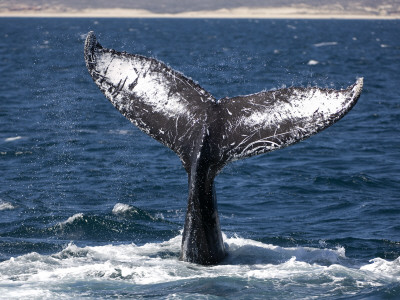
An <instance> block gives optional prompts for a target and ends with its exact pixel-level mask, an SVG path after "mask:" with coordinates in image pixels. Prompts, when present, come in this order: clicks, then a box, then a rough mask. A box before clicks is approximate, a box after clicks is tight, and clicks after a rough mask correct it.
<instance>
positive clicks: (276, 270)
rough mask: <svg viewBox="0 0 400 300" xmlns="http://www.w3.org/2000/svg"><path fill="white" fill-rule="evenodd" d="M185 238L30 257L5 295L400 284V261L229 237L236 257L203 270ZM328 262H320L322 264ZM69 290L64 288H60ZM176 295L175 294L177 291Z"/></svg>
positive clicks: (4, 276) (7, 283)
mask: <svg viewBox="0 0 400 300" xmlns="http://www.w3.org/2000/svg"><path fill="white" fill-rule="evenodd" d="M181 238H182V237H181V235H179V236H176V237H174V238H172V239H170V240H168V241H165V242H161V243H148V244H145V245H142V246H138V245H135V244H129V245H117V246H114V245H105V246H96V247H78V246H76V245H74V244H69V245H68V246H67V247H66V248H65V249H64V250H62V251H61V252H59V253H56V254H54V255H40V254H37V253H30V254H27V255H23V256H19V257H16V258H12V259H9V260H7V261H4V262H2V263H0V289H1V290H2V296H3V297H5V298H7V297H15V296H16V295H18V296H21V297H22V296H23V295H28V293H29V292H31V291H35V293H34V294H32V295H33V297H34V298H36V299H39V298H40V297H42V296H43V295H50V296H52V297H56V298H57V297H60V296H61V295H64V294H63V293H66V292H68V293H69V295H70V296H71V295H73V293H74V287H76V286H80V285H82V284H83V285H85V286H86V285H90V284H91V283H96V282H102V283H108V284H110V285H112V282H126V283H127V284H129V285H131V286H132V288H134V285H137V286H146V285H148V286H151V285H155V284H164V283H169V284H176V285H177V287H176V289H178V286H181V285H182V282H189V281H193V280H196V281H201V280H209V279H215V280H222V279H223V278H230V280H233V281H235V280H239V282H243V280H244V281H245V282H248V283H249V284H250V283H251V282H253V281H254V280H256V281H258V282H259V281H260V280H261V281H265V282H266V285H267V286H268V282H269V283H270V284H273V285H274V286H275V287H277V286H281V287H282V286H283V287H282V289H286V288H290V287H291V286H298V287H301V289H305V288H307V289H310V290H318V291H321V290H322V292H321V294H324V293H329V292H332V291H334V290H336V289H341V288H342V287H343V282H346V285H351V287H350V288H349V290H351V292H354V293H356V292H357V291H362V289H364V288H370V287H372V286H383V285H386V284H390V283H391V282H395V281H397V282H398V280H399V276H400V258H399V259H397V260H395V261H392V262H390V261H387V260H384V259H375V260H373V261H372V263H371V264H368V265H366V266H362V267H361V268H359V267H357V266H353V267H349V266H347V265H349V264H350V263H349V261H348V259H347V258H346V256H345V250H344V249H343V248H340V247H339V248H338V249H322V248H311V247H289V248H285V247H279V246H275V245H270V244H264V243H261V242H257V241H253V240H249V239H243V238H240V237H231V238H227V237H226V236H224V240H225V243H226V245H227V247H228V254H229V255H228V257H227V259H226V260H225V261H224V262H223V263H222V264H220V265H217V266H199V265H195V264H191V263H186V262H182V261H179V260H178V257H179V252H180V245H181ZM321 261H322V262H323V263H320V262H321ZM60 286H62V287H63V288H60ZM174 290H175V289H174Z"/></svg>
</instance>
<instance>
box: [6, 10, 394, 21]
mask: <svg viewBox="0 0 400 300" xmlns="http://www.w3.org/2000/svg"><path fill="white" fill-rule="evenodd" d="M0 17H39V18H41V17H48V18H60V17H63V18H221V19H223V18H239V19H400V13H398V14H393V13H392V14H386V13H385V12H377V11H368V10H367V9H366V10H365V11H360V12H359V11H356V12H354V11H353V12H348V11H344V10H332V9H329V8H326V9H313V8H310V7H282V8H247V7H240V8H234V9H219V10H215V11H192V12H183V13H177V14H158V13H153V12H150V11H147V10H140V9H120V8H112V9H83V10H73V9H66V8H62V7H59V8H52V9H19V10H8V9H0Z"/></svg>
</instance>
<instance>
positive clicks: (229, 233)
mask: <svg viewBox="0 0 400 300" xmlns="http://www.w3.org/2000/svg"><path fill="white" fill-rule="evenodd" d="M399 28H400V22H399V21H338V20H336V21H335V20H328V21H327V20H325V21H322V20H315V21H305V20H152V19H149V20H129V19H124V20H117V19H115V20H113V19H108V20H106V19H96V20H95V19H0V78H1V81H0V172H1V173H0V184H1V185H0V291H1V294H0V298H2V299H3V298H4V299H10V298H24V297H29V298H36V299H44V298H49V299H54V298H79V297H84V298H93V299H94V298H96V299H97V298H113V297H115V298H118V297H119V298H130V297H132V298H154V299H160V298H162V299H192V298H193V299H225V298H232V299H247V298H254V299H266V298H267V299H268V298H269V299H282V298H283V299H311V298H327V299H348V298H352V299H376V298H386V299H397V298H398V297H400V201H399V195H400V129H399V126H400V96H399V87H400V75H399V70H400V31H399ZM90 30H94V31H95V32H96V33H97V35H98V38H99V40H100V42H101V43H102V44H103V45H104V46H106V47H109V48H115V49H117V50H124V51H128V52H133V53H140V54H143V55H146V56H153V57H156V58H158V59H160V60H162V61H164V62H166V63H168V64H169V65H170V66H172V67H173V68H174V69H177V70H179V71H181V72H183V73H184V74H185V75H187V76H190V77H192V78H193V79H195V80H196V81H198V82H199V83H200V85H201V86H202V87H203V88H205V89H207V90H208V91H210V92H211V93H212V94H213V95H214V96H215V97H217V98H220V97H224V96H235V95H238V94H248V93H254V92H258V91H260V90H266V89H272V88H280V87H285V86H293V85H296V86H297V85H301V86H309V85H312V86H314V85H318V86H320V87H333V88H338V89H339V88H343V87H346V86H348V85H350V84H352V83H353V82H354V81H355V80H356V78H357V77H364V80H365V81H364V91H363V94H362V96H361V98H360V100H359V103H358V104H357V105H356V107H355V108H354V109H353V110H352V111H351V112H350V113H349V114H348V115H347V116H346V117H345V118H344V119H343V120H341V121H340V122H339V123H337V124H335V125H334V126H333V127H331V128H329V129H327V130H326V131H324V132H322V133H320V134H318V135H316V136H314V137H311V138H310V139H308V140H306V141H304V142H301V143H299V144H297V145H294V146H291V147H289V148H286V149H283V150H279V151H276V152H272V153H270V154H266V155H261V156H258V157H254V158H251V159H246V160H243V161H240V162H237V163H234V164H232V165H229V166H228V167H226V168H225V169H224V171H223V173H222V174H220V175H219V176H218V177H217V181H216V188H217V195H218V201H219V211H220V217H221V225H222V230H223V232H224V234H225V235H226V236H225V242H226V243H227V245H228V246H229V256H228V258H227V259H226V260H225V261H224V262H223V263H222V264H221V265H219V266H214V267H202V266H197V265H193V264H188V263H184V262H180V261H179V260H178V256H179V249H180V234H181V230H182V228H183V222H184V216H185V211H186V197H187V178H186V174H185V171H184V170H183V168H182V167H181V164H180V161H179V159H178V158H177V156H176V155H175V154H174V153H172V151H170V150H168V149H167V148H165V147H163V146H162V145H161V144H159V143H157V142H155V141H153V140H152V139H151V138H149V137H148V136H146V135H145V134H143V133H141V132H140V131H139V130H138V129H136V128H135V127H134V126H132V125H131V124H130V123H129V122H128V121H127V120H125V119H124V118H123V117H122V116H121V115H120V114H119V112H117V111H116V110H115V109H114V108H113V107H112V105H111V104H110V103H109V102H108V101H107V100H106V99H105V97H104V96H103V95H102V94H101V93H100V91H99V90H98V89H97V87H96V86H95V85H94V84H93V82H92V80H91V78H90V76H89V74H88V73H87V71H86V67H85V64H84V60H83V42H84V38H85V34H86V33H87V32H88V31H90Z"/></svg>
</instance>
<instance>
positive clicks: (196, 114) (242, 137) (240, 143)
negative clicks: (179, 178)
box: [84, 32, 363, 265]
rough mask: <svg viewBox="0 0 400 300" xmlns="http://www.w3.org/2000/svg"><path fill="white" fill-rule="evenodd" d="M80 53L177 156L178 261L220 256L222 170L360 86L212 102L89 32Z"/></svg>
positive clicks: (113, 97)
mask: <svg viewBox="0 0 400 300" xmlns="http://www.w3.org/2000/svg"><path fill="white" fill-rule="evenodd" d="M84 56H85V61H86V66H87V68H88V71H89V73H90V75H91V76H92V78H93V80H94V82H95V83H96V85H97V86H98V87H99V88H100V90H101V91H102V92H103V94H104V95H105V96H106V97H107V99H108V100H110V102H111V103H112V104H113V105H114V106H115V108H117V109H118V110H119V112H120V113H121V114H122V115H124V116H125V117H126V118H127V119H128V120H130V121H131V122H132V123H133V124H135V125H136V126H137V127H138V128H139V129H141V130H142V131H143V132H145V133H147V134H148V135H150V136H151V137H153V138H154V139H156V140H157V141H159V142H161V143H162V144H164V145H165V146H167V147H169V148H170V149H172V150H173V151H174V152H175V153H176V154H177V155H178V156H179V158H180V159H181V161H182V164H183V167H184V168H185V170H186V172H187V173H188V184H189V197H188V207H187V214H186V219H185V226H184V230H183V236H182V251H181V259H182V260H184V261H188V262H194V263H198V264H204V265H207V264H216V263H218V262H220V261H221V260H222V259H223V258H224V256H225V249H224V243H223V240H222V234H221V229H220V223H219V217H218V211H217V200H216V196H215V188H214V178H215V176H216V175H217V174H218V173H219V172H220V171H221V170H222V168H223V167H224V166H225V165H226V164H228V163H229V162H231V161H235V160H238V159H242V158H246V157H251V156H254V155H257V154H262V153H266V152H269V151H273V150H276V149H280V148H283V147H286V146H289V145H291V144H294V143H296V142H299V141H301V140H304V139H306V138H308V137H309V136H311V135H313V134H315V133H317V132H319V131H321V130H323V129H325V128H327V127H329V126H330V125H332V124H333V123H335V122H337V121H338V120H340V119H341V118H342V117H343V116H344V115H345V114H346V113H347V112H348V111H349V110H350V109H351V108H352V107H353V106H354V105H355V104H356V102H357V100H358V98H359V97H360V94H361V91H362V87H363V79H362V78H359V79H358V80H357V82H356V83H355V84H353V85H352V86H349V87H348V88H346V89H343V90H333V89H320V88H316V87H311V88H303V87H290V88H285V89H279V90H273V91H266V92H260V93H256V94H252V95H247V96H238V97H233V98H223V99H220V100H217V99H215V98H214V97H213V96H212V95H211V94H210V93H208V92H207V91H206V90H204V89H203V88H201V87H200V86H199V85H198V84H196V83H195V82H193V81H192V80H191V79H189V78H187V77H185V76H184V75H182V74H181V73H179V72H177V71H175V70H173V69H171V68H170V67H168V66H167V65H166V64H164V63H162V62H160V61H158V60H156V59H154V58H148V57H144V56H141V55H137V54H129V53H126V52H118V51H115V50H112V49H106V48H103V47H102V46H101V45H100V44H99V42H98V41H97V39H96V37H95V35H94V33H93V32H89V34H88V35H87V38H86V41H85V48H84Z"/></svg>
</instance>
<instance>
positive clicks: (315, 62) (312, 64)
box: [307, 59, 319, 66]
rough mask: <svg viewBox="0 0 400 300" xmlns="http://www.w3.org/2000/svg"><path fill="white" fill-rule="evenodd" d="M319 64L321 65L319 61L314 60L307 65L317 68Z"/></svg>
mask: <svg viewBox="0 0 400 300" xmlns="http://www.w3.org/2000/svg"><path fill="white" fill-rule="evenodd" d="M318 64H319V61H318V60H314V59H311V60H309V61H308V63H307V65H309V66H315V65H318Z"/></svg>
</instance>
